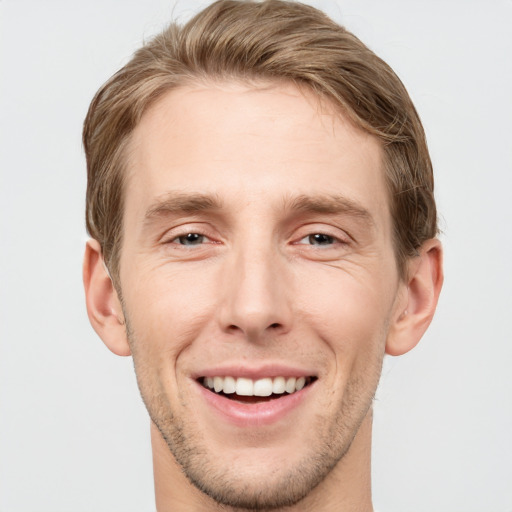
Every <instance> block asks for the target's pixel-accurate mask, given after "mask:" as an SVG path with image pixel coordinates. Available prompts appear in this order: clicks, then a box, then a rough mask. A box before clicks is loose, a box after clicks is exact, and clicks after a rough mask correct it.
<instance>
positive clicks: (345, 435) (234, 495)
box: [125, 314, 382, 512]
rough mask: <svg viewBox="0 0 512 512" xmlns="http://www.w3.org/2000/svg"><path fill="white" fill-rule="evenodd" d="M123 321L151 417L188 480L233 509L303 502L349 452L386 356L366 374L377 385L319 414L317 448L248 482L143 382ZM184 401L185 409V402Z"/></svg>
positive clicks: (352, 386) (358, 385) (357, 384)
mask: <svg viewBox="0 0 512 512" xmlns="http://www.w3.org/2000/svg"><path fill="white" fill-rule="evenodd" d="M125 320H126V328H127V335H128V339H129V342H130V347H131V348H132V355H133V362H134V366H135V373H136V375H137V383H138V386H139V390H140V393H141V396H142V399H143V401H144V404H145V405H146V409H147V411H148V413H149V416H150V418H151V420H152V421H153V423H154V424H155V426H156V427H157V429H158V430H159V432H160V434H161V435H162V437H163V439H164V440H165V442H166V443H167V446H168V447H169V450H170V452H171V454H172V455H173V457H174V459H175V460H176V462H177V463H178V464H179V465H180V467H181V468H182V471H183V473H184V475H185V476H186V478H187V479H188V480H189V481H190V482H191V483H192V484H193V485H194V486H195V487H196V488H197V489H199V490H200V491H201V492H202V493H204V494H205V495H206V496H208V497H210V498H211V499H212V500H213V501H215V502H216V503H217V504H220V505H223V506H224V507H228V509H230V510H232V511H239V512H243V511H259V512H270V511H278V510H281V509H283V508H286V507H290V506H293V505H296V504H298V503H299V502H301V501H302V500H303V499H304V498H305V497H306V496H308V494H310V493H311V491H313V489H315V487H317V486H318V485H319V484H320V483H321V482H322V481H323V480H324V479H325V478H326V477H327V476H328V475H329V473H330V472H331V471H332V470H333V469H334V468H335V466H336V465H337V464H338V463H340V461H341V460H342V459H343V457H344V456H345V455H346V453H347V452H348V450H349V448H350V446H351V444H352V441H353V440H354V438H355V436H356V434H357V432H358V430H359V427H360V426H361V423H362V422H363V420H364V419H365V417H366V415H367V413H368V411H369V409H370V408H371V405H372V401H373V397H374V394H375V390H376V387H377V384H378V380H379V376H380V371H381V367H382V358H380V359H379V358H375V361H374V363H373V364H368V373H370V374H373V375H368V374H366V375H365V379H366V378H368V379H373V380H374V386H373V385H372V386H368V385H367V381H366V380H365V379H355V380H354V381H352V382H349V383H348V385H347V388H346V391H345V393H344V394H343V398H342V399H341V403H340V406H339V408H338V413H337V414H336V416H335V418H334V419H333V418H331V417H327V416H322V417H319V418H318V420H317V424H316V433H317V437H316V438H315V443H314V445H315V446H314V447H312V446H311V445H310V446H309V447H308V453H306V454H305V455H304V456H303V457H302V459H301V460H300V461H299V463H293V467H290V468H288V469H287V470H285V471H280V472H279V475H278V476H276V475H272V474H271V473H272V471H271V470H265V469H263V470H262V474H260V475H258V476H254V475H253V476H252V478H251V479H250V481H248V480H249V479H248V478H247V479H244V477H243V476H242V477H240V471H239V468H237V467H234V468H233V467H229V466H227V464H225V463H224V464H223V461H219V460H218V458H216V457H215V456H214V454H212V453H209V451H208V449H207V447H206V443H205V441H204V439H203V437H202V435H201V434H200V433H199V432H198V431H197V430H196V429H194V426H193V425H189V424H187V422H186V420H185V418H182V417H180V416H179V415H177V414H175V412H174V411H173V410H172V407H171V404H170V402H169V401H168V399H167V396H166V394H165V392H164V389H163V387H162V386H161V385H159V384H158V383H157V382H148V380H149V379H146V381H145V379H144V378H143V376H142V374H144V372H142V374H141V372H139V371H138V369H139V368H138V361H139V358H138V356H137V345H138V343H137V341H136V339H135V338H136V337H135V335H134V333H133V331H132V330H131V328H130V326H129V322H128V317H127V316H126V314H125ZM141 377H142V378H141ZM360 377H361V376H360ZM363 380H364V384H363V383H362V382H363ZM181 405H182V406H185V408H186V403H184V402H183V401H182V404H181ZM326 425H330V427H329V428H326ZM313 430H314V429H313ZM284 462H285V463H286V461H284ZM255 480H256V481H255Z"/></svg>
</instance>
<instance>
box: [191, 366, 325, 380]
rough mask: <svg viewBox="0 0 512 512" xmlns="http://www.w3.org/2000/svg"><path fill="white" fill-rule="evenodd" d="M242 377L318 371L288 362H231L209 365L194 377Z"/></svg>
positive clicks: (287, 374) (293, 375) (249, 377)
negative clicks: (253, 363) (251, 364)
mask: <svg viewBox="0 0 512 512" xmlns="http://www.w3.org/2000/svg"><path fill="white" fill-rule="evenodd" d="M227 376H229V377H236V378H238V377H242V378H246V379H253V380H256V379H264V378H268V377H270V378H273V377H316V376H317V372H316V371H314V370H311V369H306V368H303V367H299V366H290V365H287V364H279V363H276V364H265V365H262V366H247V363H240V364H229V365H221V366H215V367H208V368H205V369H204V370H199V371H197V372H194V373H193V375H192V378H194V379H199V378H201V377H227Z"/></svg>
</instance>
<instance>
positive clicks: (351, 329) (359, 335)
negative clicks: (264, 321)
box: [297, 268, 394, 367]
mask: <svg viewBox="0 0 512 512" xmlns="http://www.w3.org/2000/svg"><path fill="white" fill-rule="evenodd" d="M365 277H366V279H364V278H363V277H362V275H361V274H360V275H357V274H356V273H348V272H346V271H344V270H342V269H336V268H333V269H330V270H329V272H325V271H324V272H318V273H317V274H316V275H314V273H310V274H309V277H308V279H307V281H306V280H304V282H303V285H302V287H300V288H299V289H298V290H297V296H298V297H300V299H299V303H298V306H299V307H298V309H299V314H300V317H302V318H303V319H304V322H305V323H306V324H308V325H309V326H310V327H313V328H314V329H315V330H316V332H317V334H318V335H319V336H320V338H321V339H322V340H323V342H324V343H325V344H326V345H327V346H328V348H329V349H330V351H331V352H332V354H333V356H334V358H335V360H336V361H337V363H338V364H341V365H342V366H344V367H346V366H347V365H350V364H355V361H356V360H357V359H359V358H365V357H367V356H368V355H369V353H372V352H375V351H380V350H383V346H384V343H385V337H386V332H387V325H388V322H389V316H390V312H391V307H392V302H393V297H394V295H393V289H394V288H393V286H394V284H393V283H392V282H390V280H389V279H388V280H385V279H375V278H372V279H369V274H367V275H365ZM386 281H389V282H386Z"/></svg>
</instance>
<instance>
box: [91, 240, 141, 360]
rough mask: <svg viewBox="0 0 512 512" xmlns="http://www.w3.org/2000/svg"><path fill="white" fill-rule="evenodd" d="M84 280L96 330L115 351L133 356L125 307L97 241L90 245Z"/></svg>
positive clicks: (92, 241) (118, 353)
mask: <svg viewBox="0 0 512 512" xmlns="http://www.w3.org/2000/svg"><path fill="white" fill-rule="evenodd" d="M83 281H84V288H85V300H86V306H87V314H88V315H89V321H90V322H91V325H92V327H93V329H94V330H95V331H96V333H97V334H98V336H99V337H100V338H101V339H102V340H103V342H104V343H105V345H107V347H108V348H109V349H110V350H111V351H112V352H113V353H114V354H117V355H119V356H129V355H130V354H131V351H130V346H129V344H128V339H127V335H126V327H125V322H124V316H123V310H122V307H121V303H120V301H119V298H118V296H117V292H116V289H115V288H114V285H113V283H112V280H111V278H110V276H109V274H108V271H107V269H106V267H105V265H104V262H103V256H102V252H101V247H100V244H99V242H98V241H97V240H89V241H88V242H87V244H86V247H85V256H84V265H83Z"/></svg>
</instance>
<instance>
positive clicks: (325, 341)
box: [120, 83, 403, 508]
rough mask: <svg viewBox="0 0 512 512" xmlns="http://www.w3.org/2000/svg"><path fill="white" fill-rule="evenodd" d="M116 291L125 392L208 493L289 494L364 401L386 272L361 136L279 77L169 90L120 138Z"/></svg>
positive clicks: (382, 195) (355, 418) (250, 500)
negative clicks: (129, 378) (128, 354)
mask: <svg viewBox="0 0 512 512" xmlns="http://www.w3.org/2000/svg"><path fill="white" fill-rule="evenodd" d="M129 161H130V163H129V170H128V175H127V182H126V188H125V194H126V195H125V216H124V232H123V236H124V240H123V246H122V250H121V258H120V287H121V290H122V295H123V310H124V314H125V320H126V322H127V327H128V331H129V342H130V347H131V350H132V353H133V357H134V364H135V369H136V373H137V379H138V383H139V387H140V390H141V393H142V396H143V399H144V401H145V403H146V406H147V408H148V411H149V413H150V416H151V418H152V420H153V422H154V423H155V425H156V426H157V427H158V429H159V430H160V432H161V434H162V436H163V438H164V439H165V440H166V442H167V445H168V447H169V449H170V451H171V452H172V454H173V456H174V458H175V460H176V461H177V462H178V463H179V464H180V465H181V467H182V468H183V469H184V471H185V473H186V475H187V476H188V478H189V479H190V480H191V481H192V482H193V483H194V484H195V485H196V486H197V487H198V488H200V489H201V490H202V491H204V492H205V493H207V494H209V495H210V496H212V497H213V498H214V499H215V500H217V501H218V502H220V503H224V504H227V505H232V506H245V507H248V506H252V507H257V506H259V507H262V508H263V507H269V506H277V505H286V504H291V503H294V502H297V501H298V500H300V499H301V498H303V497H304V496H305V495H307V494H308V493H309V492H310V491H311V490H312V489H313V488H315V486H317V485H318V484H319V482H322V481H323V480H324V479H326V478H328V477H329V475H330V474H331V472H332V471H335V469H336V467H338V466H339V463H340V460H341V459H342V458H343V457H344V456H345V454H346V453H347V452H348V451H349V448H350V445H351V442H352V440H353V438H354V436H355V435H356V433H357V431H358V428H359V426H360V425H361V423H362V422H363V420H364V419H365V418H366V417H367V413H368V410H369V408H370V406H371V401H372V397H373V395H374V392H375V389H376V386H377V383H378V378H379V374H380V368H381V362H382V358H383V354H384V348H385V342H386V337H387V333H388V326H389V323H390V321H391V319H392V318H393V317H394V315H396V314H397V308H398V307H399V306H398V303H399V299H398V298H399V297H400V296H401V287H402V286H403V285H402V284H401V281H400V280H399V277H398V273H397V269H396V262H395V259H394V252H393V245H392V236H391V233H392V226H391V217H390V213H389V204H388V198H387V196H386V187H385V183H384V174H383V165H382V152H381V148H380V146H379V144H378V142H377V141H376V140H375V139H374V138H372V137H371V136H369V135H367V134H365V133H363V132H361V131H359V130H358V129H356V128H355V127H354V126H352V125H351V124H350V123H349V122H348V121H346V120H345V119H344V118H343V117H341V116H340V115H339V114H337V113H335V110H334V109H333V108H332V106H330V105H329V104H327V103H325V102H320V101H318V99H317V98H316V97H314V96H313V95H312V94H311V93H308V92H304V91H302V92H301V91H300V90H298V89H297V88H295V87H293V86H291V85H283V84H266V85H265V84H263V85H261V86H260V87H255V86H254V85H253V86H245V85H240V84H234V83H224V84H215V85H212V86H211V87H208V86H201V87H199V86H197V87H188V88H182V89H178V90H175V91H172V92H170V93H168V94H167V95H166V96H164V97H163V98H162V99H160V100H159V101H158V102H157V103H156V104H155V105H154V106H153V107H152V108H151V109H150V110H149V111H148V112H147V113H146V114H145V115H144V117H143V118H142V120H141V122H140V124H139V126H138V127H137V129H136V130H135V132H134V134H133V139H132V143H131V147H130V151H129Z"/></svg>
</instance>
